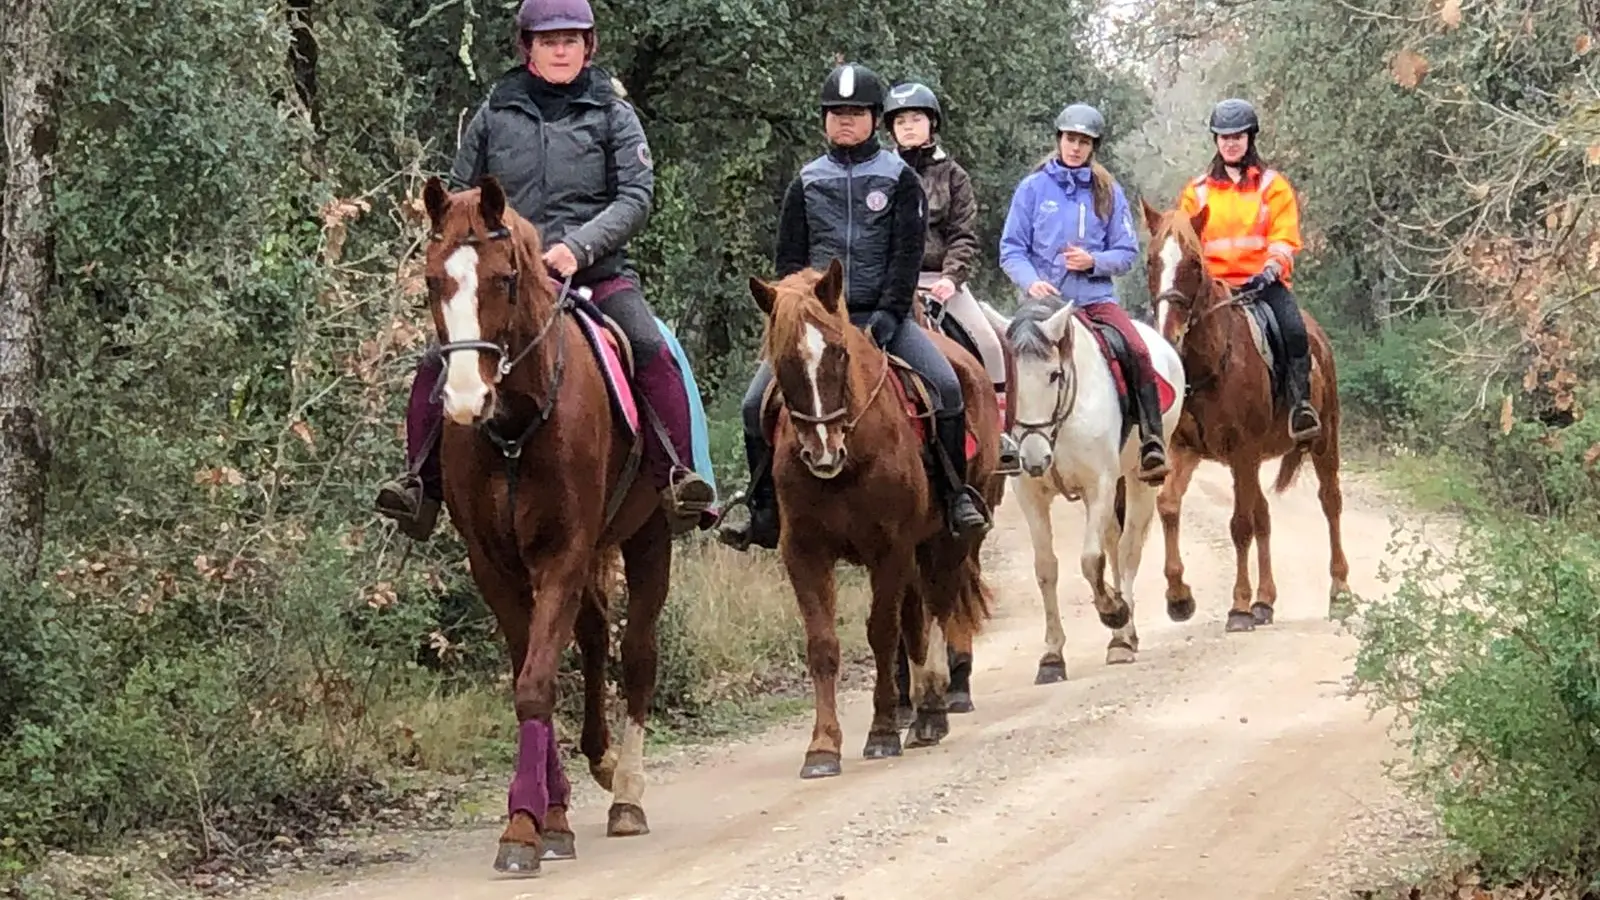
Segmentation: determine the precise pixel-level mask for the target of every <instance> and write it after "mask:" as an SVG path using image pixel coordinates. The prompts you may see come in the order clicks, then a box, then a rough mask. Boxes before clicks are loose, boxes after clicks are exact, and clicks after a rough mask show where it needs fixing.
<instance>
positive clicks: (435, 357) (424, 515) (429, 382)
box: [374, 347, 444, 541]
mask: <svg viewBox="0 0 1600 900" xmlns="http://www.w3.org/2000/svg"><path fill="white" fill-rule="evenodd" d="M443 371H444V357H443V355H442V354H440V353H439V350H438V348H437V347H435V348H432V349H430V350H429V351H428V352H427V353H425V354H423V356H422V359H421V360H420V361H418V363H417V371H416V374H415V375H414V376H412V379H411V399H410V401H409V402H408V403H407V405H406V461H407V465H406V471H405V472H404V473H403V474H402V475H400V476H399V477H398V478H395V479H392V480H390V481H387V482H384V483H383V484H382V485H380V486H379V487H378V499H377V501H376V503H375V504H374V506H375V507H376V508H377V510H378V512H379V513H380V514H382V515H385V516H388V517H389V518H391V519H393V520H394V521H395V524H396V526H397V527H398V528H399V529H400V532H401V533H402V534H404V535H405V536H406V537H409V538H411V539H412V540H414V541H426V540H427V539H428V538H429V537H430V536H431V535H432V534H433V529H434V526H435V525H437V524H438V521H439V506H440V504H441V503H442V502H443V500H444V483H443V478H442V477H441V474H440V468H439V434H440V431H441V430H442V429H443V427H444V411H443V408H442V407H440V405H439V403H438V401H437V400H436V399H435V398H434V393H435V390H436V389H437V388H438V385H439V376H440V374H441V373H443Z"/></svg>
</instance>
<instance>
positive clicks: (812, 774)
mask: <svg viewBox="0 0 1600 900" xmlns="http://www.w3.org/2000/svg"><path fill="white" fill-rule="evenodd" d="M842 771H844V770H843V769H842V768H840V766H839V754H837V753H834V752H833V751H831V750H812V751H810V752H808V753H806V762H805V765H803V766H801V767H800V777H801V778H832V777H833V776H835V775H838V774H839V773H840V772H842Z"/></svg>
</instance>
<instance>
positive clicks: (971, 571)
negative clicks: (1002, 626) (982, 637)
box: [950, 561, 994, 635]
mask: <svg viewBox="0 0 1600 900" xmlns="http://www.w3.org/2000/svg"><path fill="white" fill-rule="evenodd" d="M962 569H963V572H962V574H961V589H960V590H959V591H957V592H956V605H955V609H953V610H951V613H950V625H951V627H952V629H959V630H961V631H963V632H965V633H967V634H972V635H977V634H979V633H980V632H982V631H983V623H984V622H985V621H987V620H988V619H989V617H990V616H991V615H992V614H993V612H992V609H993V604H994V590H993V589H992V588H990V587H989V584H988V582H986V581H984V580H983V573H982V571H980V570H979V568H978V565H977V563H976V562H972V561H968V562H966V563H964V564H963V566H962Z"/></svg>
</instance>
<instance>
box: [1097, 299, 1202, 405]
mask: <svg viewBox="0 0 1600 900" xmlns="http://www.w3.org/2000/svg"><path fill="white" fill-rule="evenodd" d="M1078 315H1079V318H1080V320H1081V321H1082V322H1083V324H1084V325H1086V326H1088V328H1089V333H1090V334H1092V335H1094V340H1095V343H1096V344H1099V345H1100V355H1101V356H1104V357H1105V359H1106V364H1107V365H1108V366H1110V367H1111V380H1112V381H1114V382H1116V385H1117V396H1118V397H1122V398H1127V397H1128V379H1127V378H1126V377H1125V376H1124V375H1123V372H1122V361H1121V360H1120V359H1117V354H1116V351H1114V350H1113V349H1112V347H1111V342H1110V341H1107V340H1106V336H1105V334H1104V333H1103V332H1101V330H1100V328H1099V327H1098V326H1096V325H1095V323H1094V322H1093V321H1091V320H1090V319H1089V318H1088V317H1087V316H1084V315H1083V314H1082V313H1079V314H1078ZM1155 376H1156V398H1157V400H1158V402H1160V404H1161V413H1162V415H1166V413H1167V411H1168V410H1171V409H1172V404H1173V402H1174V401H1176V400H1177V399H1178V392H1177V390H1175V389H1174V388H1173V387H1172V383H1171V382H1169V381H1167V379H1166V378H1165V377H1163V376H1162V374H1161V373H1160V372H1159V371H1158V372H1156V373H1155Z"/></svg>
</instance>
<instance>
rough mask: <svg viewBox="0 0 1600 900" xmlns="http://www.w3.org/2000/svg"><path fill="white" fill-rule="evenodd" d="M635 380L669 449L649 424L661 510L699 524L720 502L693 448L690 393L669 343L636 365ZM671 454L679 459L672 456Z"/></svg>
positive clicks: (649, 452)
mask: <svg viewBox="0 0 1600 900" xmlns="http://www.w3.org/2000/svg"><path fill="white" fill-rule="evenodd" d="M634 383H635V385H636V386H637V387H638V389H639V393H640V394H641V395H643V398H644V400H645V402H646V403H649V404H650V408H651V409H653V410H654V411H655V414H656V416H657V417H658V418H659V419H660V420H661V425H662V428H663V429H664V430H665V431H666V433H667V440H668V441H670V442H671V445H672V446H671V447H667V446H664V445H663V443H662V441H661V439H660V436H659V435H658V434H656V430H655V428H654V427H652V426H649V425H648V424H647V425H646V429H645V444H644V446H645V453H646V465H647V466H648V467H649V470H650V476H651V478H652V479H653V480H654V482H655V485H656V488H657V489H658V490H660V491H661V504H662V508H663V509H665V510H666V513H667V515H668V516H669V517H671V518H672V519H675V520H678V521H680V522H681V521H685V520H692V521H693V522H698V521H699V518H700V514H701V513H702V512H704V511H705V510H706V509H708V508H710V506H711V504H712V503H713V502H715V500H716V494H715V492H714V491H712V489H711V485H710V484H709V483H707V482H706V480H705V479H704V478H701V477H700V475H699V473H697V472H696V471H695V470H694V468H693V466H694V447H693V445H692V444H691V442H690V437H689V435H690V428H691V425H690V422H689V393H688V391H687V389H685V388H684V385H683V375H682V373H680V372H679V371H678V365H677V361H676V360H674V359H673V358H672V351H671V350H670V349H668V348H667V346H666V345H665V344H663V345H661V347H660V349H659V350H658V351H657V353H656V355H655V358H653V359H648V360H645V361H644V364H643V365H640V366H638V367H636V369H635V374H634ZM673 457H676V459H674V458H673Z"/></svg>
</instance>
